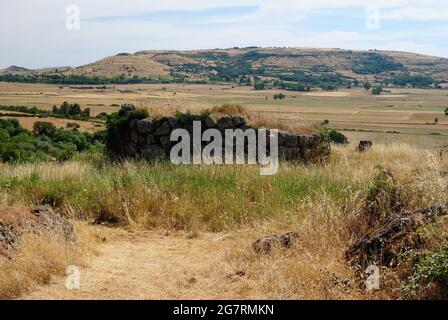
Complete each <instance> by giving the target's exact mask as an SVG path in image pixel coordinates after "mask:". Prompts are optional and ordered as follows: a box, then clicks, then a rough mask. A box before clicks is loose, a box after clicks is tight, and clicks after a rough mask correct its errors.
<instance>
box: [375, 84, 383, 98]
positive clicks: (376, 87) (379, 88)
mask: <svg viewBox="0 0 448 320" xmlns="http://www.w3.org/2000/svg"><path fill="white" fill-rule="evenodd" d="M381 92H383V87H381V86H375V87H373V88H372V94H373V95H376V96H378V95H380V94H381Z"/></svg>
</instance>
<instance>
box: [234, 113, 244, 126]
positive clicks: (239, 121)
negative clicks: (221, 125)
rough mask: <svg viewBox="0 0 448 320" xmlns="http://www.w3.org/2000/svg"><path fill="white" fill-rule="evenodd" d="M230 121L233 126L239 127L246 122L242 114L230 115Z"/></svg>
mask: <svg viewBox="0 0 448 320" xmlns="http://www.w3.org/2000/svg"><path fill="white" fill-rule="evenodd" d="M232 122H233V125H234V126H235V127H238V128H240V127H241V126H242V125H244V124H246V119H244V117H242V116H234V117H232Z"/></svg>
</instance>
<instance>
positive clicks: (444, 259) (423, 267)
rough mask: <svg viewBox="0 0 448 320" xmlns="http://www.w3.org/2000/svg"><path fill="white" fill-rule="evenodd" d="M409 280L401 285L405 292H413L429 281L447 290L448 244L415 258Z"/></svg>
mask: <svg viewBox="0 0 448 320" xmlns="http://www.w3.org/2000/svg"><path fill="white" fill-rule="evenodd" d="M416 260H417V261H416V263H415V264H414V267H413V274H412V276H411V278H410V280H409V281H408V282H406V283H404V285H403V289H404V291H405V292H406V293H407V294H410V295H412V294H415V293H416V292H418V291H419V290H420V289H421V288H422V287H423V286H426V285H428V284H430V283H435V284H437V285H439V286H440V287H441V288H442V290H448V245H447V244H444V245H442V246H441V247H439V248H437V249H435V250H431V251H428V252H426V253H423V254H421V255H420V256H419V257H417V259H416Z"/></svg>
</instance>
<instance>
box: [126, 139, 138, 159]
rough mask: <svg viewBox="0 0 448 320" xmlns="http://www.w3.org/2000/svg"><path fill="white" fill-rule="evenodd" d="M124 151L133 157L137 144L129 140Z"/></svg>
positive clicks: (135, 153)
mask: <svg viewBox="0 0 448 320" xmlns="http://www.w3.org/2000/svg"><path fill="white" fill-rule="evenodd" d="M126 152H127V154H128V155H129V156H131V157H135V156H136V155H137V145H136V143H134V142H130V143H128V144H127V145H126Z"/></svg>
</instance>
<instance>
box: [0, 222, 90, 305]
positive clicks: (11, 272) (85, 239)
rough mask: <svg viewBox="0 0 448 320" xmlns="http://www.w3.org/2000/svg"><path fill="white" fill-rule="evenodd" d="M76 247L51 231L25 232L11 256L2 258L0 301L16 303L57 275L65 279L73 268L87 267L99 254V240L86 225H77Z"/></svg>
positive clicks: (0, 259) (0, 264)
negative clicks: (13, 301) (69, 267)
mask: <svg viewBox="0 0 448 320" xmlns="http://www.w3.org/2000/svg"><path fill="white" fill-rule="evenodd" d="M74 225H75V232H76V234H77V237H78V242H77V243H76V244H70V243H67V241H65V240H64V239H61V237H60V236H58V235H55V234H52V233H50V232H48V231H41V232H32V233H31V232H26V233H24V235H23V236H22V237H21V238H20V246H19V248H18V249H17V250H15V251H13V252H10V256H9V257H8V258H6V257H0V270H1V273H0V299H13V298H18V297H20V296H21V295H23V294H25V293H27V292H29V291H30V290H32V289H33V288H36V287H37V286H39V285H47V284H49V283H50V282H51V279H52V277H53V276H55V275H61V276H62V275H65V272H66V268H67V267H68V266H70V265H75V266H78V267H80V268H81V267H86V266H88V265H89V263H90V261H91V258H92V256H93V255H95V254H96V253H97V251H96V242H97V241H96V238H95V236H94V234H93V233H92V232H91V230H90V229H89V228H88V227H87V226H86V224H85V223H81V222H75V224H74Z"/></svg>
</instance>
